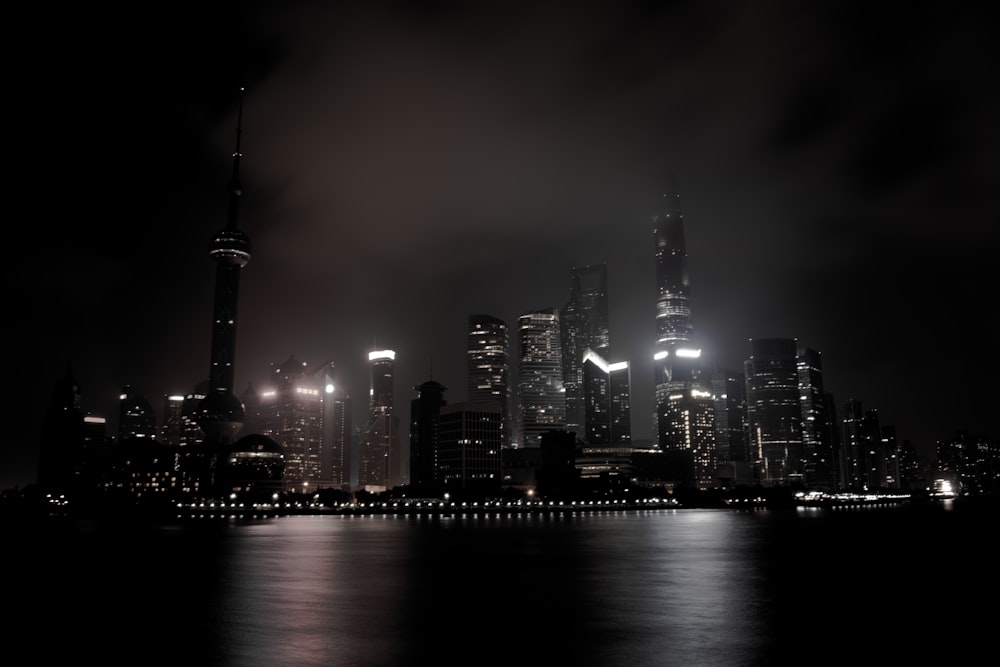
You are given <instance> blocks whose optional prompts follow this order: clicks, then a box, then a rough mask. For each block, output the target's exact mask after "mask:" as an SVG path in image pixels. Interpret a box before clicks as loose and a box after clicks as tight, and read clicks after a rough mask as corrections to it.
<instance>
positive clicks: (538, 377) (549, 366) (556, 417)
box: [517, 308, 566, 447]
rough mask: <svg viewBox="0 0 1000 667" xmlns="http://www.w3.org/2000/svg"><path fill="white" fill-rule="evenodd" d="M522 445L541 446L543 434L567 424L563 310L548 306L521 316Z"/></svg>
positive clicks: (519, 390)
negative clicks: (562, 327)
mask: <svg viewBox="0 0 1000 667" xmlns="http://www.w3.org/2000/svg"><path fill="white" fill-rule="evenodd" d="M517 324H518V341H519V351H520V356H519V360H518V362H519V363H518V405H519V410H518V440H519V443H518V446H519V447H538V446H539V445H540V444H541V437H542V434H543V433H545V432H546V431H549V430H551V429H562V428H563V427H564V426H565V424H566V395H565V392H564V390H563V377H562V372H563V366H562V343H561V339H560V326H559V313H558V311H557V310H556V309H554V308H546V309H542V310H538V311H534V312H530V313H525V314H523V315H521V316H520V317H519V318H518V321H517Z"/></svg>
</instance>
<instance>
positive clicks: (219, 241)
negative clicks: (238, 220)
mask: <svg viewBox="0 0 1000 667" xmlns="http://www.w3.org/2000/svg"><path fill="white" fill-rule="evenodd" d="M208 254H209V255H211V256H212V259H215V260H216V261H220V262H227V263H229V264H237V265H239V266H241V267H242V266H246V263H247V262H249V261H250V238H249V237H248V236H247V235H246V234H244V233H243V232H242V231H240V230H239V229H234V228H230V227H227V228H226V229H223V230H220V231H219V232H218V233H217V234H216V235H215V236H214V237H212V242H211V243H210V244H209V245H208Z"/></svg>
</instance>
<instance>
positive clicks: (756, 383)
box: [744, 338, 805, 486]
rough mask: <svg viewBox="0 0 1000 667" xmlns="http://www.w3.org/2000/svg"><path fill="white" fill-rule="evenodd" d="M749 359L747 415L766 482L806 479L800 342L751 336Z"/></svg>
mask: <svg viewBox="0 0 1000 667" xmlns="http://www.w3.org/2000/svg"><path fill="white" fill-rule="evenodd" d="M750 344H751V348H752V354H751V356H750V358H749V359H748V360H747V361H746V363H745V365H744V367H745V369H746V378H747V419H748V423H749V429H750V442H751V446H752V447H753V453H754V457H755V459H756V462H757V463H756V464H757V481H758V482H760V483H761V484H763V485H764V486H773V485H776V484H792V483H802V482H804V479H805V474H804V470H805V464H804V458H803V447H802V402H801V399H800V397H799V375H798V347H797V343H796V341H795V339H793V338H765V339H754V340H751V341H750Z"/></svg>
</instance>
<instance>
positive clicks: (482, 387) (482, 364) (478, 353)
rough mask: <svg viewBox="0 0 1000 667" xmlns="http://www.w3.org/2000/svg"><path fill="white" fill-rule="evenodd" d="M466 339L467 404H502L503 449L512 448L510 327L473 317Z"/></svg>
mask: <svg viewBox="0 0 1000 667" xmlns="http://www.w3.org/2000/svg"><path fill="white" fill-rule="evenodd" d="M467 336H468V337H467V342H466V349H465V351H466V359H467V370H468V380H469V384H468V395H467V400H468V401H469V402H471V403H485V402H490V401H495V402H497V403H499V404H500V415H501V419H502V420H503V424H502V428H501V432H502V437H503V446H504V447H509V446H510V443H511V439H512V434H511V431H512V430H513V429H512V427H511V411H510V403H511V391H510V334H509V333H508V331H507V323H506V322H504V321H503V320H501V319H500V318H498V317H493V316H492V315H484V314H476V315H470V316H469V330H468V334H467Z"/></svg>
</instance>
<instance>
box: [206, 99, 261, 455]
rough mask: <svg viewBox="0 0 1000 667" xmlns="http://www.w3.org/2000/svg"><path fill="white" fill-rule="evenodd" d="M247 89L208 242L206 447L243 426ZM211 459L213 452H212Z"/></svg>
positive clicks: (223, 441) (247, 242)
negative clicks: (239, 358)
mask: <svg viewBox="0 0 1000 667" xmlns="http://www.w3.org/2000/svg"><path fill="white" fill-rule="evenodd" d="M242 93H243V89H242V88H241V89H240V108H239V116H238V119H237V123H236V151H235V152H234V153H233V173H232V178H231V179H230V183H229V215H228V221H227V224H226V226H225V228H223V229H222V230H220V231H219V232H218V233H216V234H215V236H214V237H213V238H212V241H211V243H209V247H208V253H209V256H210V257H211V258H212V259H213V260H215V264H216V269H215V307H214V309H213V311H212V357H211V364H210V366H209V373H208V393H207V394H206V396H205V398H204V399H202V401H201V403H200V404H199V406H198V425H199V426H200V427H201V429H202V431H204V433H205V444H206V445H208V446H209V447H210V448H213V449H217V448H219V447H222V446H226V445H229V444H231V443H232V441H233V439H234V437H235V435H236V433H237V432H239V430H240V428H242V426H243V419H244V412H243V404H242V403H240V400H239V399H238V398H237V397H236V394H235V393H234V392H233V375H234V371H235V359H236V310H237V305H238V301H239V290H240V269H242V268H243V267H244V266H246V264H247V262H249V261H250V239H249V238H248V237H247V235H246V234H244V233H243V232H242V231H241V230H240V229H239V228H238V227H237V226H236V220H237V217H238V213H239V202H240V196H241V195H242V194H243V188H242V186H241V185H240V158H241V157H242V154H241V153H240V135H241V134H242V132H243V94H242ZM208 453H209V455H211V454H213V453H214V452H213V451H211V449H210V451H209V452H208Z"/></svg>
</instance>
